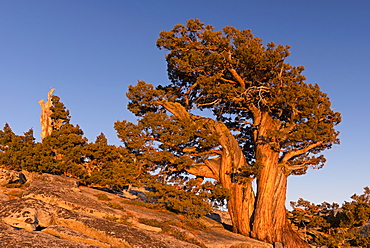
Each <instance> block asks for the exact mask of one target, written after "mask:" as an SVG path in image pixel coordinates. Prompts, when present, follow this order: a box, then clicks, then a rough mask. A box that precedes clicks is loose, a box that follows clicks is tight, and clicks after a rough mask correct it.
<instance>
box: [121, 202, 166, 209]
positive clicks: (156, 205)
mask: <svg viewBox="0 0 370 248" xmlns="http://www.w3.org/2000/svg"><path fill="white" fill-rule="evenodd" d="M122 202H123V203H124V204H129V205H134V206H139V207H144V208H149V209H157V210H160V209H165V207H164V206H163V205H162V204H159V203H153V202H144V201H140V200H123V201H122Z"/></svg>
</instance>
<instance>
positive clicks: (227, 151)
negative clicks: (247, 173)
mask: <svg viewBox="0 0 370 248" xmlns="http://www.w3.org/2000/svg"><path fill="white" fill-rule="evenodd" d="M162 105H163V106H164V107H165V108H166V109H167V110H168V111H170V112H171V113H172V114H173V115H175V116H176V117H177V118H179V119H180V120H184V119H186V120H193V118H196V119H197V120H198V121H199V119H201V120H202V124H203V126H204V127H206V128H207V130H208V131H209V132H210V133H212V134H216V135H217V137H218V142H219V144H220V146H221V147H222V148H221V154H220V156H219V157H217V158H215V159H208V160H206V161H205V163H204V165H200V166H196V167H192V168H188V169H187V172H189V173H190V174H193V175H196V176H202V177H208V178H213V179H216V180H217V181H218V182H219V183H220V184H221V185H222V187H223V188H224V189H227V190H228V191H229V195H230V199H229V200H228V204H227V206H228V211H229V214H230V217H231V221H232V224H233V231H234V232H236V233H241V234H244V235H250V231H251V216H252V213H253V209H254V201H255V196H254V193H253V189H252V178H250V179H249V180H247V181H246V182H243V183H242V182H240V181H238V180H237V178H236V176H237V174H238V172H239V169H240V168H243V167H246V166H248V164H247V161H246V160H245V157H244V154H243V151H242V149H241V148H240V147H239V144H238V142H237V140H236V139H235V137H234V136H233V135H232V134H231V132H230V130H229V129H228V128H227V127H226V125H225V124H224V123H222V122H219V121H215V120H212V119H209V118H204V117H198V116H193V115H191V114H190V113H188V112H187V111H186V110H185V108H184V107H182V106H181V105H180V104H178V103H169V102H165V103H162Z"/></svg>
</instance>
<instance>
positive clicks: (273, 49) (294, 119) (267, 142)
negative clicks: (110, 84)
mask: <svg viewBox="0 0 370 248" xmlns="http://www.w3.org/2000/svg"><path fill="white" fill-rule="evenodd" d="M157 46H158V47H159V48H160V49H164V50H166V51H167V52H168V53H167V55H166V60H167V70H168V76H169V79H170V83H169V84H167V85H159V86H157V87H153V86H152V85H149V84H146V83H145V82H139V83H138V84H137V85H136V86H130V88H129V92H128V94H127V96H128V98H129V99H130V103H129V109H130V110H131V111H132V112H133V113H134V114H135V115H136V116H138V121H139V122H138V124H137V128H138V129H140V130H141V132H140V136H141V138H142V139H143V140H144V141H143V145H145V146H149V145H152V147H154V148H155V149H156V150H157V151H158V153H160V154H161V155H162V158H161V159H159V158H157V161H156V162H157V163H158V164H160V165H161V171H162V172H163V173H168V172H173V171H178V172H182V173H184V172H187V173H189V174H192V175H195V176H197V177H199V178H212V179H214V180H216V181H217V182H218V184H219V185H221V186H222V187H223V188H224V189H226V190H227V191H228V192H229V193H228V210H229V213H230V215H231V218H232V223H233V229H234V231H235V232H238V233H241V234H244V235H250V236H252V237H254V238H257V239H259V240H263V241H267V242H270V243H273V242H281V243H283V244H284V247H307V244H306V243H305V242H304V241H303V240H302V239H301V238H300V237H299V236H298V234H296V233H295V232H294V231H293V230H292V229H291V226H290V224H289V222H288V220H287V217H286V209H285V200H286V189H287V178H288V176H290V175H300V174H304V173H306V171H307V169H308V168H314V169H317V168H321V167H322V166H323V165H324V162H325V158H324V156H323V155H322V154H320V153H321V152H322V151H324V150H326V149H329V148H331V147H332V146H333V145H334V144H339V139H338V134H339V133H338V132H337V131H336V130H335V126H336V125H337V124H339V123H340V121H341V116H340V113H337V112H334V111H333V110H332V109H331V103H330V100H329V97H328V96H327V94H325V93H323V92H322V91H321V90H320V88H319V86H318V85H312V84H308V83H305V82H304V81H305V77H304V76H303V75H302V72H303V70H304V68H303V67H302V66H298V67H296V66H292V65H290V64H288V63H286V62H285V60H286V58H287V57H288V56H289V55H290V52H289V46H283V45H276V44H274V43H272V42H271V43H268V44H267V45H264V44H263V43H262V40H261V39H260V38H257V37H254V36H253V35H252V33H251V31H250V30H238V29H236V28H234V27H225V28H224V29H222V30H221V31H215V30H214V28H213V27H212V26H211V25H204V24H203V23H201V22H200V21H199V20H197V19H191V20H189V21H188V22H187V23H186V25H176V26H174V28H173V29H172V30H170V31H162V32H161V33H160V37H159V39H158V40H157ZM130 125H132V124H130ZM123 139H124V138H123ZM178 175H181V174H178ZM253 180H256V183H257V189H256V192H253V189H252V186H251V185H252V181H253Z"/></svg>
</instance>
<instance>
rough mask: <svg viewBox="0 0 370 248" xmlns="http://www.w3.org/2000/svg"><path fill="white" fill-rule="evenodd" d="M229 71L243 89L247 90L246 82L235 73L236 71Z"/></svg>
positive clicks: (232, 69)
mask: <svg viewBox="0 0 370 248" xmlns="http://www.w3.org/2000/svg"><path fill="white" fill-rule="evenodd" d="M228 70H229V72H231V74H232V75H233V77H234V78H235V79H236V81H238V83H239V84H240V86H241V87H242V89H243V90H245V82H244V80H243V79H242V78H241V77H240V75H239V74H238V73H237V72H236V71H235V69H234V68H229V69H228Z"/></svg>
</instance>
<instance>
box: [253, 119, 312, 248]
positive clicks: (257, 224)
mask: <svg viewBox="0 0 370 248" xmlns="http://www.w3.org/2000/svg"><path fill="white" fill-rule="evenodd" d="M274 128H276V125H274V123H273V120H272V118H271V117H269V116H268V115H266V116H265V117H264V118H263V119H262V121H261V128H260V130H259V131H260V133H259V137H258V141H257V142H258V143H257V147H256V161H257V163H258V164H260V166H261V168H260V172H259V174H258V176H257V197H256V206H255V211H254V216H253V219H254V220H253V229H252V233H251V234H252V235H251V236H252V237H253V238H256V239H259V240H262V241H266V242H269V243H274V242H281V243H283V245H284V247H288V248H300V247H308V244H307V243H306V242H304V241H303V240H302V239H301V238H300V237H299V235H298V234H297V233H296V232H295V231H293V229H292V227H291V224H290V223H289V221H288V219H287V214H286V213H287V211H286V208H285V201H286V190H287V176H288V175H287V173H286V172H285V168H284V167H282V166H279V164H278V161H279V152H277V151H274V150H272V149H271V147H270V146H269V144H267V143H265V142H264V140H265V139H264V137H267V132H268V130H273V129H274Z"/></svg>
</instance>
